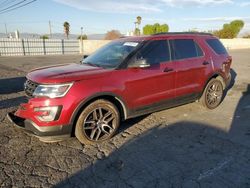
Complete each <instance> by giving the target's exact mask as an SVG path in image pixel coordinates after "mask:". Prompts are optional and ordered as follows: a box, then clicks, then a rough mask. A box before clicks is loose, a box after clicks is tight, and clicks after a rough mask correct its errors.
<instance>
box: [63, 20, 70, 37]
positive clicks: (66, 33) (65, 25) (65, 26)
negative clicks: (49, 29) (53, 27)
mask: <svg viewBox="0 0 250 188" xmlns="http://www.w3.org/2000/svg"><path fill="white" fill-rule="evenodd" d="M63 27H64V33H65V35H66V36H67V39H69V28H70V25H69V22H64V23H63Z"/></svg>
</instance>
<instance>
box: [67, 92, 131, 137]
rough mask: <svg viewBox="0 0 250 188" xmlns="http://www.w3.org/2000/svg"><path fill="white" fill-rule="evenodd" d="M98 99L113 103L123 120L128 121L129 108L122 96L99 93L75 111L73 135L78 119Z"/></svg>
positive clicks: (84, 101) (72, 121)
mask: <svg viewBox="0 0 250 188" xmlns="http://www.w3.org/2000/svg"><path fill="white" fill-rule="evenodd" d="M98 99H105V100H107V101H109V102H111V103H113V104H114V105H115V106H116V107H117V109H118V111H119V114H120V116H121V120H125V119H127V114H128V110H127V106H126V104H125V102H124V100H123V99H122V98H121V97H120V96H118V95H116V94H113V93H110V92H103V93H98V94H95V95H93V96H91V97H89V98H87V99H85V100H83V101H82V102H81V103H80V104H79V105H78V106H77V108H76V109H75V110H74V112H73V114H72V116H71V119H70V122H71V124H72V134H74V131H75V126H76V122H77V119H78V117H79V115H80V114H81V112H82V110H83V109H84V108H85V107H86V106H88V105H89V104H91V103H92V102H94V101H96V100H98Z"/></svg>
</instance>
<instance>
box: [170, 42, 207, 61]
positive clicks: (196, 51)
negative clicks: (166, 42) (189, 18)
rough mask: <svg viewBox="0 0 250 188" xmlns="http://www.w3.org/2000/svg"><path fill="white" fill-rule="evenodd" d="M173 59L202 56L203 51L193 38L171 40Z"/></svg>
mask: <svg viewBox="0 0 250 188" xmlns="http://www.w3.org/2000/svg"><path fill="white" fill-rule="evenodd" d="M171 47H172V52H173V59H176V60H178V59H186V58H193V57H200V56H203V51H202V50H201V48H200V47H199V45H198V44H196V43H195V42H194V40H193V39H175V40H171Z"/></svg>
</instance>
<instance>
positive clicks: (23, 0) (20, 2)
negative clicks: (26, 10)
mask: <svg viewBox="0 0 250 188" xmlns="http://www.w3.org/2000/svg"><path fill="white" fill-rule="evenodd" d="M25 1H27V0H22V1H19V2H18V3H16V4H14V5H11V6H9V7H7V8H4V9H2V10H0V12H2V11H5V10H8V9H10V8H13V7H15V6H17V5H20V4H22V3H24V2H25Z"/></svg>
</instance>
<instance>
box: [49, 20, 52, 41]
mask: <svg viewBox="0 0 250 188" xmlns="http://www.w3.org/2000/svg"><path fill="white" fill-rule="evenodd" d="M49 36H50V38H52V31H51V22H50V21H49Z"/></svg>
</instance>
